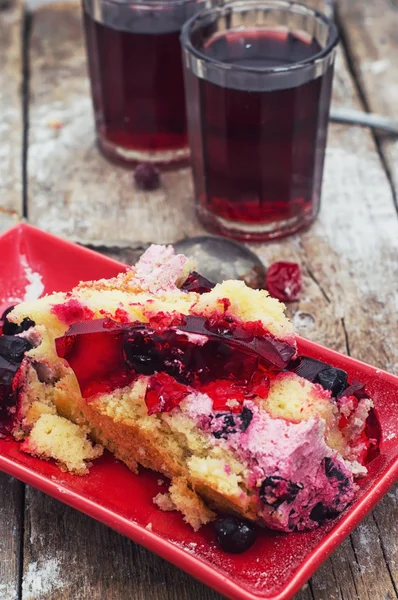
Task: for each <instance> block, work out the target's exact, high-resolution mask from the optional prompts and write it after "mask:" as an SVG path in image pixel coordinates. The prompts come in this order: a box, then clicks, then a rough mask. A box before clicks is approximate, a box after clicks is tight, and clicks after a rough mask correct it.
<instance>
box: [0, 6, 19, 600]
mask: <svg viewBox="0 0 398 600" xmlns="http://www.w3.org/2000/svg"><path fill="white" fill-rule="evenodd" d="M22 27H23V18H22V8H21V4H20V3H14V4H12V5H8V4H7V5H6V4H4V5H3V8H2V6H1V5H0V65H1V68H0V231H3V230H4V229H7V228H8V227H11V226H12V225H14V224H15V223H16V221H17V220H18V218H19V217H20V215H21V213H22V131H23V129H22V100H21V96H20V88H21V82H22V79H21V78H22V59H21V41H22ZM23 492H24V488H23V485H22V484H21V483H19V482H18V481H16V480H15V479H13V478H11V477H8V476H6V475H4V474H3V473H0V531H1V536H0V598H1V600H17V598H18V590H19V578H20V564H19V563H20V560H19V559H20V549H21V524H22V519H21V517H22V505H23Z"/></svg>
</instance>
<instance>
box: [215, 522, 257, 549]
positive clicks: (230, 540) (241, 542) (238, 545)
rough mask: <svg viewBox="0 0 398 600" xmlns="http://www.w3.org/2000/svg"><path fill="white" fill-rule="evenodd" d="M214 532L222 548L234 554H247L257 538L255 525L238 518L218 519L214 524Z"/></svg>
mask: <svg viewBox="0 0 398 600" xmlns="http://www.w3.org/2000/svg"><path fill="white" fill-rule="evenodd" d="M214 531H215V534H216V540H217V543H218V544H219V546H220V548H221V549H222V550H224V552H230V553H232V554H240V553H241V552H245V550H248V549H249V548H250V547H251V546H253V544H254V542H255V541H256V538H257V529H256V526H255V525H254V523H251V522H250V521H243V520H242V519H238V518H237V517H225V518H224V519H218V520H217V521H216V522H215V524H214Z"/></svg>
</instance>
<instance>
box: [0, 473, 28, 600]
mask: <svg viewBox="0 0 398 600" xmlns="http://www.w3.org/2000/svg"><path fill="white" fill-rule="evenodd" d="M23 494H24V486H23V484H22V483H20V482H19V481H17V480H16V479H13V478H12V477H8V475H5V474H4V473H0V532H1V535H0V600H19V582H20V551H21V543H22V518H21V517H22V514H23Z"/></svg>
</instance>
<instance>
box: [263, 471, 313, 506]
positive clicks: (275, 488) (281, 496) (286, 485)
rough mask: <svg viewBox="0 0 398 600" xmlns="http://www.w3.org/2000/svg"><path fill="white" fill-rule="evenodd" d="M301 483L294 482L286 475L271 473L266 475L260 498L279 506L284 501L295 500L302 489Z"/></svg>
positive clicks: (266, 502)
mask: <svg viewBox="0 0 398 600" xmlns="http://www.w3.org/2000/svg"><path fill="white" fill-rule="evenodd" d="M302 489H303V485H302V484H301V483H293V482H292V481H289V480H288V479H285V478H284V477H279V476H278V475H271V476H270V477H266V478H265V479H264V481H263V482H262V484H261V487H260V498H261V500H262V501H263V502H264V504H268V506H272V507H273V508H275V509H276V508H278V507H279V506H280V505H281V504H282V503H283V502H288V503H290V502H293V500H295V498H296V496H297V494H298V493H299V492H300V490H302Z"/></svg>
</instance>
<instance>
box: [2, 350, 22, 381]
mask: <svg viewBox="0 0 398 600" xmlns="http://www.w3.org/2000/svg"><path fill="white" fill-rule="evenodd" d="M18 368H19V364H16V363H13V362H9V361H8V360H6V359H5V358H3V357H2V356H0V385H2V386H11V384H12V380H13V379H14V375H15V373H16V372H17V371H18Z"/></svg>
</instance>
